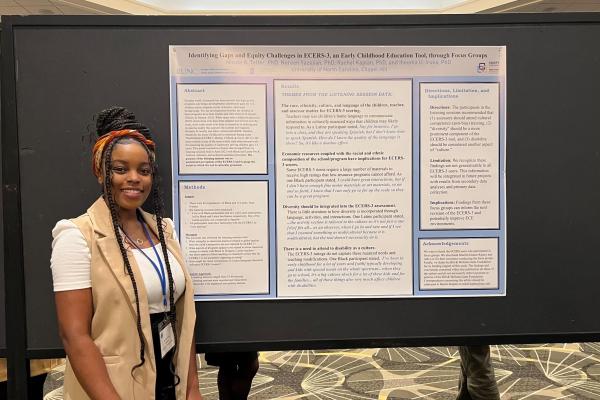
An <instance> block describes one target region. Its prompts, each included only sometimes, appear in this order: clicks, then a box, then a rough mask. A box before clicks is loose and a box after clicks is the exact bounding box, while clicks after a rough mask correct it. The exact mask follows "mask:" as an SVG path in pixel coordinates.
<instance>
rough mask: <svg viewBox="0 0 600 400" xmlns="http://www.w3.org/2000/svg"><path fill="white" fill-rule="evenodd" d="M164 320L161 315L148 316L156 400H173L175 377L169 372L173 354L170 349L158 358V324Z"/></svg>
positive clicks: (174, 397)
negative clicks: (154, 366)
mask: <svg viewBox="0 0 600 400" xmlns="http://www.w3.org/2000/svg"><path fill="white" fill-rule="evenodd" d="M163 319H164V314H163V313H158V314H150V324H151V327H152V342H153V343H154V360H155V361H156V386H155V394H156V400H175V399H176V396H175V376H174V375H173V372H171V360H172V359H173V356H174V352H173V350H172V349H171V350H170V351H169V352H168V353H167V354H165V356H164V357H161V356H160V335H159V332H158V324H159V323H160V322H161V321H162V320H163Z"/></svg>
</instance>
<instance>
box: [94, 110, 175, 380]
mask: <svg viewBox="0 0 600 400" xmlns="http://www.w3.org/2000/svg"><path fill="white" fill-rule="evenodd" d="M124 129H131V130H134V131H136V132H139V133H141V134H142V135H143V136H144V137H145V138H146V139H150V140H151V136H150V130H149V129H148V128H147V127H146V126H145V125H143V124H142V123H140V122H139V121H137V119H136V118H135V115H134V114H133V113H132V112H131V111H129V110H127V109H126V108H123V107H115V106H113V107H110V108H108V109H106V110H103V111H101V112H100V113H98V115H97V117H96V133H97V135H98V137H102V136H103V135H105V134H107V133H110V132H113V131H118V130H124ZM134 141H135V142H136V143H139V144H140V145H141V146H142V147H143V148H144V149H145V150H146V153H147V154H148V159H149V160H150V165H151V171H152V191H151V194H150V195H151V203H152V212H153V214H154V215H155V218H156V225H157V229H158V239H159V241H160V247H161V249H162V254H163V257H164V261H165V265H166V269H167V278H168V284H169V310H168V311H167V316H168V318H169V320H170V322H171V323H172V324H173V329H174V330H175V331H176V329H177V313H176V309H175V301H174V284H173V274H172V272H171V265H170V262H169V256H168V253H167V245H166V242H165V235H164V226H163V223H164V222H163V203H162V196H161V195H162V193H161V190H160V177H159V175H158V165H157V163H156V161H155V157H154V154H153V153H152V152H151V150H150V149H149V148H148V146H147V145H146V144H145V143H143V142H142V141H141V140H140V138H138V137H136V136H135V135H132V136H127V135H125V136H120V137H118V138H116V139H114V140H112V141H111V142H110V143H108V144H107V145H106V147H105V148H104V149H103V150H102V155H101V160H102V163H103V167H104V179H103V195H104V198H105V200H106V203H107V205H108V208H109V210H110V216H111V219H112V225H113V229H114V232H115V237H116V239H117V243H118V244H119V249H120V250H121V256H122V257H123V263H124V268H125V271H126V273H127V275H129V279H131V284H132V286H133V293H134V295H135V308H136V319H137V321H136V322H137V333H138V337H139V340H140V362H139V363H138V364H136V365H135V366H134V367H133V368H132V370H131V372H132V374H133V371H134V370H135V369H136V368H139V367H141V366H142V365H144V363H145V362H146V358H145V349H146V343H145V342H144V335H143V332H142V320H141V314H140V300H139V291H138V283H137V281H136V279H135V276H134V274H133V270H132V268H131V264H130V262H129V258H128V257H127V251H126V249H125V245H124V240H123V236H122V234H121V231H122V226H121V222H120V219H119V211H118V210H119V205H118V204H117V203H116V202H115V199H114V197H113V193H112V177H113V172H112V152H113V149H114V148H115V146H116V145H117V144H119V143H131V142H134ZM177 348H178V337H177V335H175V347H174V348H173V351H172V352H171V358H170V360H169V362H170V368H171V372H172V373H173V375H174V376H175V385H177V384H178V383H179V381H180V378H179V376H177V374H176V373H175V365H174V361H173V358H174V355H175V354H176V353H177Z"/></svg>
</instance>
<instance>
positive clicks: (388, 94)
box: [169, 45, 506, 301]
mask: <svg viewBox="0 0 600 400" xmlns="http://www.w3.org/2000/svg"><path fill="white" fill-rule="evenodd" d="M169 68H170V76H169V78H170V85H171V86H170V88H171V91H170V93H171V138H172V177H173V215H174V219H175V223H176V228H177V231H178V233H179V238H180V241H181V245H182V249H183V253H184V256H185V259H186V262H187V265H188V268H189V270H190V274H191V276H192V280H193V282H194V289H195V297H196V300H198V301H210V300H242V299H262V300H277V299H290V298H297V299H309V298H320V299H324V298H325V299H326V298H375V297H386V298H387V297H389V298H392V297H444V296H446V297H448V296H503V295H505V294H506V201H505V198H506V195H505V192H506V176H505V170H506V146H505V142H506V132H505V126H506V124H505V121H506V48H505V47H504V46H494V47H492V46H482V47H474V46H462V47H459V46H453V47H441V46H440V47H437V46H431V47H411V46H401V47H400V46H385V47H378V46H373V47H362V46H361V47H350V46H348V47H344V46H335V47H329V46H313V47H309V46H176V45H173V46H170V48H169Z"/></svg>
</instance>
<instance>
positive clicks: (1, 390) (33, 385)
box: [0, 374, 48, 400]
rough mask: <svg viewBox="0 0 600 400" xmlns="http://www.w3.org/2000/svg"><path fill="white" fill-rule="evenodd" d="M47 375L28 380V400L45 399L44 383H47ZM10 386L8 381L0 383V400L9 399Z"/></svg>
mask: <svg viewBox="0 0 600 400" xmlns="http://www.w3.org/2000/svg"><path fill="white" fill-rule="evenodd" d="M46 375H48V374H41V375H37V376H32V377H30V378H29V379H28V380H27V399H28V400H41V399H43V398H44V382H45V381H46ZM7 392H8V384H7V383H6V381H4V382H0V400H6V399H7V398H8V393H7Z"/></svg>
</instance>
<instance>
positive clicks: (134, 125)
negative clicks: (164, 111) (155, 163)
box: [96, 106, 150, 139]
mask: <svg viewBox="0 0 600 400" xmlns="http://www.w3.org/2000/svg"><path fill="white" fill-rule="evenodd" d="M122 129H133V130H135V131H138V132H139V133H141V134H142V135H144V136H146V138H148V139H149V138H150V130H149V129H148V127H146V125H144V124H142V123H141V122H138V120H137V119H136V118H135V114H134V113H132V112H131V111H129V110H128V109H126V108H124V107H116V106H113V107H110V108H107V109H106V110H102V111H100V113H98V116H97V117H96V133H97V134H98V136H102V135H104V134H105V133H108V132H111V131H118V130H122Z"/></svg>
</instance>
